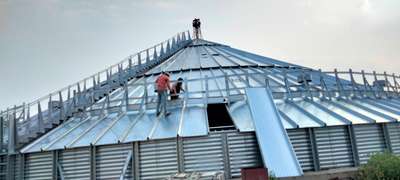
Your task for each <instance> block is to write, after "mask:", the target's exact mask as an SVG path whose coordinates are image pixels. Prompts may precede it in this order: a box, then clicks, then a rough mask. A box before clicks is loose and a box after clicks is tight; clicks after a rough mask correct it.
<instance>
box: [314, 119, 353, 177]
mask: <svg viewBox="0 0 400 180" xmlns="http://www.w3.org/2000/svg"><path fill="white" fill-rule="evenodd" d="M314 133H315V140H316V145H317V150H318V159H319V163H320V169H331V168H338V167H351V166H353V165H354V161H353V153H352V149H351V143H350V137H349V133H348V130H347V126H331V127H325V128H315V129H314Z"/></svg>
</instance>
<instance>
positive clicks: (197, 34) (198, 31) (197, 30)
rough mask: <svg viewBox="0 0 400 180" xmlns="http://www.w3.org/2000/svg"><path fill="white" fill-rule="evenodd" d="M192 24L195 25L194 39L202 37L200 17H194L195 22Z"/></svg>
mask: <svg viewBox="0 0 400 180" xmlns="http://www.w3.org/2000/svg"><path fill="white" fill-rule="evenodd" d="M192 26H193V37H194V39H200V38H201V37H202V35H201V29H200V27H201V22H200V19H198V18H194V19H193V22H192Z"/></svg>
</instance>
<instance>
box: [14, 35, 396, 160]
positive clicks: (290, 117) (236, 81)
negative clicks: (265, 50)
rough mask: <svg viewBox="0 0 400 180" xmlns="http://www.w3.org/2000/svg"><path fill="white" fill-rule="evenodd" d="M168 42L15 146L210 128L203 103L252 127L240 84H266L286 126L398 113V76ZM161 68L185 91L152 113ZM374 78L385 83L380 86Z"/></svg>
mask: <svg viewBox="0 0 400 180" xmlns="http://www.w3.org/2000/svg"><path fill="white" fill-rule="evenodd" d="M176 43H177V42H175V40H173V41H172V42H171V43H170V41H168V43H165V44H162V45H161V48H160V49H159V50H155V51H154V50H153V51H152V52H149V51H148V50H147V51H144V52H145V53H146V54H147V55H142V57H141V55H140V53H139V55H138V59H140V61H135V60H133V61H132V60H131V59H130V61H129V62H130V65H129V66H127V67H125V66H123V65H121V67H120V66H119V65H118V70H117V71H116V72H125V71H127V70H126V69H127V68H131V69H136V70H137V72H140V73H137V74H135V76H134V77H131V76H122V75H121V74H120V75H118V73H117V74H116V75H110V77H109V78H107V79H109V80H108V81H107V82H111V81H110V80H113V78H114V81H115V80H116V79H119V80H118V82H124V83H121V86H119V87H118V86H114V87H115V88H114V89H115V90H112V89H111V90H110V93H109V94H108V93H105V94H106V96H104V97H101V96H99V97H101V98H100V99H99V100H98V101H96V102H95V103H94V104H93V105H90V106H88V107H86V108H85V109H84V110H83V112H80V113H75V114H74V115H73V116H72V117H71V118H70V119H69V120H67V121H66V122H64V123H63V124H61V125H60V126H58V127H57V128H55V129H53V130H51V131H50V132H48V133H46V134H45V135H43V136H42V137H41V138H39V139H37V140H35V141H34V142H31V143H30V144H29V145H27V146H25V147H24V148H23V149H22V150H21V152H35V151H43V150H44V151H47V150H54V149H63V148H74V147H82V146H89V145H91V144H93V145H102V144H117V143H125V142H132V141H146V140H149V139H150V140H151V139H165V138H173V137H177V136H180V137H191V136H204V135H207V134H208V133H209V131H210V127H209V125H208V119H207V109H206V108H207V105H208V104H213V103H225V104H227V105H226V107H227V109H228V112H229V114H230V116H231V118H232V120H233V122H234V125H235V128H236V129H238V130H239V131H241V132H249V131H254V129H255V127H254V124H253V121H252V117H251V114H250V111H249V107H248V102H247V101H246V96H245V93H244V89H245V88H247V87H267V88H270V89H271V92H272V94H273V97H274V99H275V104H276V106H277V108H278V111H279V113H280V115H281V117H282V123H283V125H284V127H285V128H286V129H293V128H305V127H324V126H337V125H347V124H366V123H376V122H392V121H393V122H394V121H398V120H399V119H400V99H399V98H398V97H399V93H398V88H399V86H398V83H397V81H396V78H399V77H398V76H395V75H393V76H388V75H386V73H385V74H376V73H364V72H351V71H349V72H337V71H336V70H335V71H333V72H321V71H319V70H313V69H310V68H305V67H302V66H298V65H294V64H290V63H287V62H283V61H279V60H276V59H272V58H268V57H264V56H260V55H256V54H253V53H249V52H246V51H242V50H239V49H235V48H232V47H230V46H227V45H223V44H219V43H214V42H210V41H206V40H202V39H195V40H191V39H189V40H186V39H185V41H182V42H180V43H181V44H180V46H177V45H176ZM164 49H165V50H164ZM170 49H175V51H174V52H173V53H171V52H172V51H171V50H170ZM168 53H170V54H168ZM149 54H150V55H149ZM151 54H153V55H152V56H151ZM143 56H145V57H143ZM132 64H133V65H135V66H134V67H133V66H132ZM162 71H166V72H169V73H170V74H171V80H176V79H178V78H179V77H181V78H183V79H184V89H186V92H185V93H182V94H181V98H180V99H179V100H175V101H170V102H169V110H170V111H171V112H172V114H171V115H170V116H168V117H165V118H163V117H161V118H157V117H156V115H155V104H156V94H155V92H154V81H155V79H156V77H157V76H158V75H159V74H160V73H161V72H162ZM110 74H111V73H110ZM107 76H108V73H107ZM388 77H390V78H388ZM121 79H122V81H121ZM380 80H381V81H383V82H385V83H386V84H384V85H383V86H380V85H379V82H380ZM94 81H95V82H96V80H94ZM114 81H113V82H114ZM372 82H375V83H374V84H373V83H372ZM94 84H95V83H94ZM399 89H400V88H399ZM107 94H108V95H107ZM80 98H86V97H80ZM77 101H80V100H79V99H78V100H77ZM82 101H83V100H82Z"/></svg>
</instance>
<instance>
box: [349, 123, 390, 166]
mask: <svg viewBox="0 0 400 180" xmlns="http://www.w3.org/2000/svg"><path fill="white" fill-rule="evenodd" d="M354 134H355V137H356V142H357V150H358V156H359V158H360V164H365V163H367V161H368V159H369V156H371V154H372V153H375V152H383V151H384V150H385V149H386V145H385V139H384V135H383V131H382V127H381V124H368V125H357V126H354Z"/></svg>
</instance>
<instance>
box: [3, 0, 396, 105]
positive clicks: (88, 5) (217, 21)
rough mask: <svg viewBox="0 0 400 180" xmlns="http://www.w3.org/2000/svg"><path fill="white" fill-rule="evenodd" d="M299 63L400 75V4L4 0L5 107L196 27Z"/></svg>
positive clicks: (364, 0) (371, 0)
mask: <svg viewBox="0 0 400 180" xmlns="http://www.w3.org/2000/svg"><path fill="white" fill-rule="evenodd" d="M194 17H199V18H201V20H202V22H203V24H202V25H203V27H202V31H203V35H204V37H205V38H206V39H208V40H211V41H216V42H220V43H225V44H227V45H230V46H232V47H236V48H240V49H244V50H247V51H250V52H254V53H258V54H261V55H264V56H269V57H273V58H277V59H281V60H285V61H289V62H291V63H295V64H301V65H304V66H308V67H313V68H322V69H325V70H331V69H333V68H338V69H342V70H347V69H348V68H353V69H356V70H360V69H366V70H377V71H387V72H390V73H399V68H400V1H399V0H335V1H332V0H260V1H239V0H225V1H212V0H198V1H191V0H182V1H174V0H164V1H161V0H143V1H132V0H116V1H115V0H113V1H111V0H92V1H89V0H35V1H33V0H0V109H4V108H5V107H8V106H11V105H14V104H19V103H22V102H24V101H25V102H29V101H32V100H34V99H35V98H38V97H41V96H43V95H46V94H48V93H49V92H52V91H54V90H57V89H59V88H61V87H64V86H67V85H68V84H70V83H74V82H76V81H78V80H80V79H82V78H84V77H86V76H88V75H91V74H93V73H94V72H96V71H98V70H101V69H103V68H105V67H107V66H108V65H111V64H114V63H116V62H118V61H119V60H121V59H123V58H124V57H126V56H127V55H129V54H132V53H134V52H136V51H138V50H141V49H144V48H147V47H149V46H151V45H153V44H155V43H158V42H160V41H162V40H165V39H166V38H168V37H170V36H171V35H173V34H175V33H176V32H179V31H183V30H187V29H190V25H191V24H190V23H191V20H192V19H193V18H194Z"/></svg>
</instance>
